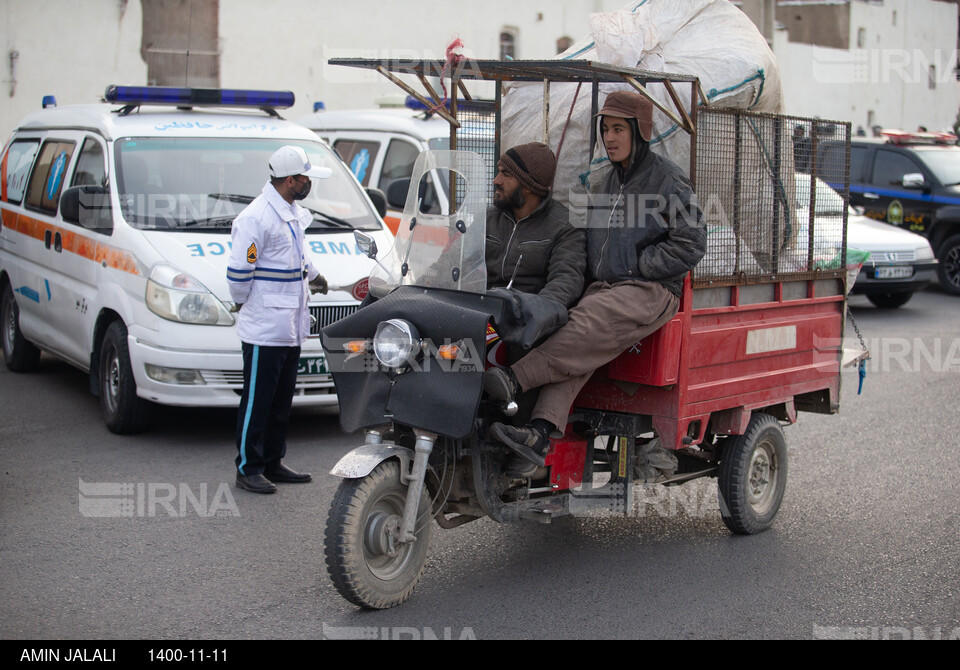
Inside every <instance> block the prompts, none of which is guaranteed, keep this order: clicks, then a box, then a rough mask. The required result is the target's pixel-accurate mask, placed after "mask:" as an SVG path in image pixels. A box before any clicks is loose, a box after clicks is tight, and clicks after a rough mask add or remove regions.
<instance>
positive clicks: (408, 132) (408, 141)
mask: <svg viewBox="0 0 960 670" xmlns="http://www.w3.org/2000/svg"><path fill="white" fill-rule="evenodd" d="M467 104H468V103H463V102H461V105H462V106H463V107H464V108H466V106H467ZM475 104H476V105H477V106H478V107H480V109H481V110H485V112H484V111H481V112H479V113H478V116H477V118H476V119H473V120H468V121H466V122H465V123H464V126H463V127H462V128H461V129H460V131H458V148H461V149H469V150H472V151H477V152H478V153H481V155H483V156H484V160H486V161H487V163H488V168H489V169H490V171H491V172H490V181H491V187H490V188H491V192H492V181H493V172H492V169H493V168H492V166H494V165H495V161H493V160H492V157H493V115H492V103H490V102H488V101H477V103H475ZM463 111H464V110H463V109H461V116H463ZM468 118H469V117H468ZM296 121H297V123H299V124H301V125H304V126H306V127H307V128H310V129H311V130H313V131H314V132H316V134H317V135H319V136H320V137H321V138H322V139H324V140H325V141H326V142H327V143H328V144H329V145H330V146H331V147H333V148H334V149H335V150H336V151H337V153H338V154H340V157H341V158H343V160H344V162H345V163H346V164H347V165H348V166H349V167H350V170H351V171H352V172H353V173H354V175H356V177H357V179H358V180H359V181H360V183H361V184H363V185H364V186H368V187H373V188H377V189H379V190H381V191H383V193H384V194H385V195H386V199H387V214H386V216H385V217H384V220H385V221H386V223H387V226H388V227H389V228H390V230H391V231H392V232H393V233H394V234H395V233H396V232H397V226H398V225H399V223H400V217H401V215H402V213H403V207H404V205H405V203H406V198H407V190H408V186H409V184H410V175H411V174H412V172H413V164H414V162H415V161H416V160H417V156H419V155H420V152H422V151H426V150H428V149H449V148H450V125H449V124H448V123H447V122H446V121H445V120H443V119H442V118H441V117H440V116H438V115H436V114H430V113H429V112H428V111H427V110H426V108H425V107H424V106H423V105H422V104H420V103H418V102H417V101H416V100H414V99H413V98H408V99H407V104H406V106H405V107H384V108H381V109H361V110H350V111H336V112H334V111H331V112H327V111H318V112H315V113H313V114H309V115H307V116H304V117H301V118H299V119H297V120H296ZM437 184H439V188H437ZM421 197H422V205H421V209H422V211H424V212H427V213H431V214H440V213H443V212H447V211H449V209H448V208H449V199H450V198H449V173H445V174H443V173H439V172H437V171H434V173H432V174H431V175H429V176H428V178H427V180H426V181H425V183H424V184H422V185H421Z"/></svg>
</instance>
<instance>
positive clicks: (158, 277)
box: [146, 264, 233, 326]
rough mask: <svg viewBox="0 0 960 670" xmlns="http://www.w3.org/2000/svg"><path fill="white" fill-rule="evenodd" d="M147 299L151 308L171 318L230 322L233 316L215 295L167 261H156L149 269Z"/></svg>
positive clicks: (214, 323)
mask: <svg viewBox="0 0 960 670" xmlns="http://www.w3.org/2000/svg"><path fill="white" fill-rule="evenodd" d="M146 300H147V307H148V308H149V309H150V311H151V312H153V313H154V314H156V315H157V316H161V317H163V318H164V319H168V320H170V321H177V322H179V323H195V324H201V325H206V326H232V325H233V316H232V315H231V314H230V312H228V311H227V308H226V307H224V306H223V303H221V302H220V301H219V300H217V298H216V296H214V295H213V294H212V293H210V291H208V290H207V288H206V287H205V286H203V284H201V283H200V282H198V281H197V280H195V279H194V278H193V277H191V276H190V275H188V274H186V273H183V272H180V271H179V270H177V269H176V268H174V267H172V266H170V265H163V264H161V265H158V266H156V267H155V268H154V269H153V272H151V273H150V278H149V279H147V296H146Z"/></svg>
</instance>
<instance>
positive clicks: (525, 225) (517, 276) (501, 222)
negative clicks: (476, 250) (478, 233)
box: [486, 142, 587, 308]
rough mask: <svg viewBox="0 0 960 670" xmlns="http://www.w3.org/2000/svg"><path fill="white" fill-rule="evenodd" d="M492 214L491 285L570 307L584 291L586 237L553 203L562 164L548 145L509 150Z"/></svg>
mask: <svg viewBox="0 0 960 670" xmlns="http://www.w3.org/2000/svg"><path fill="white" fill-rule="evenodd" d="M497 168H498V171H497V176H496V177H495V178H494V180H493V205H494V206H493V207H491V208H490V209H489V210H488V211H487V229H486V234H487V240H486V260H487V286H488V287H489V288H504V287H506V286H507V285H508V284H510V282H511V280H512V281H513V283H512V285H511V288H513V289H515V290H517V291H522V292H524V293H536V294H539V295H541V296H543V297H546V298H550V299H552V300H555V301H556V302H558V303H560V304H562V305H563V306H564V307H567V308H570V307H572V306H573V305H574V304H575V303H576V302H577V299H579V298H580V294H581V293H582V292H583V284H584V278H583V277H584V271H585V270H586V266H587V252H586V235H585V233H584V231H583V229H581V228H575V227H574V226H573V225H572V224H571V223H570V215H569V214H568V212H567V208H566V207H564V206H563V204H561V203H560V202H558V201H556V200H554V199H553V195H552V189H553V176H554V173H556V171H557V159H556V157H555V156H554V154H553V152H552V151H551V150H550V148H549V147H548V146H547V145H546V144H541V143H539V142H532V143H530V144H521V145H519V146H516V147H513V148H511V149H508V150H507V152H506V153H505V154H504V155H503V156H502V157H501V158H500V162H499V164H498V166H497Z"/></svg>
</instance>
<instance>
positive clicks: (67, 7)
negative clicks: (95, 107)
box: [0, 0, 147, 142]
mask: <svg viewBox="0 0 960 670" xmlns="http://www.w3.org/2000/svg"><path fill="white" fill-rule="evenodd" d="M141 17H142V15H141V9H140V2H139V0H83V2H75V1H74V0H0V47H2V49H3V52H2V54H0V100H3V103H2V104H0V142H5V141H6V139H7V137H8V136H9V134H10V132H11V131H12V130H13V129H14V127H16V124H17V123H18V122H19V120H20V119H21V118H23V116H24V115H26V114H28V113H29V112H32V111H34V110H36V109H40V107H41V104H40V103H41V100H42V99H43V96H45V95H54V96H56V98H57V102H58V103H59V104H61V105H63V104H77V103H85V102H97V101H98V100H99V99H100V96H102V95H103V92H104V90H105V89H106V87H107V86H108V85H109V84H135V85H142V84H144V83H146V80H147V67H146V64H145V63H144V62H143V60H142V59H141V58H140V33H141V20H142V18H141ZM11 54H16V56H15V57H14V58H12V59H11ZM11 63H12V67H11Z"/></svg>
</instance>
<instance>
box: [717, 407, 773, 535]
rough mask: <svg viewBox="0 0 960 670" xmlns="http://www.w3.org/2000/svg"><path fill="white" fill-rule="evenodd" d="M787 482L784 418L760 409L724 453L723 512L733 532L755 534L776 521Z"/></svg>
mask: <svg viewBox="0 0 960 670" xmlns="http://www.w3.org/2000/svg"><path fill="white" fill-rule="evenodd" d="M786 486H787V442H786V440H785V439H784V437H783V429H782V428H781V427H780V422H779V421H777V419H776V418H774V417H773V416H771V415H769V414H763V413H759V412H758V413H756V414H754V415H753V417H752V418H751V419H750V423H749V424H748V425H747V430H746V432H745V433H744V434H743V435H740V436H738V437H736V438H731V440H730V441H729V442H728V443H727V446H726V447H724V449H723V452H722V453H721V454H720V474H719V478H718V480H717V489H718V493H719V495H720V515H721V516H722V517H723V522H724V523H725V524H726V525H727V528H729V529H730V530H731V531H732V532H734V533H736V534H738V535H755V534H757V533H760V532H762V531H765V530H766V529H767V528H769V527H770V525H771V524H772V523H773V519H774V517H775V516H776V515H777V511H778V510H779V509H780V502H781V501H782V500H783V492H784V490H785V489H786Z"/></svg>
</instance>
